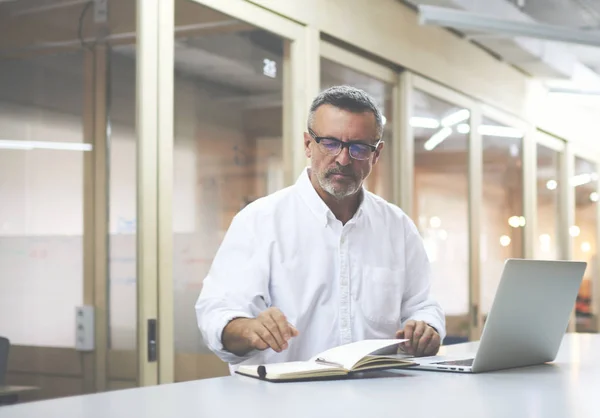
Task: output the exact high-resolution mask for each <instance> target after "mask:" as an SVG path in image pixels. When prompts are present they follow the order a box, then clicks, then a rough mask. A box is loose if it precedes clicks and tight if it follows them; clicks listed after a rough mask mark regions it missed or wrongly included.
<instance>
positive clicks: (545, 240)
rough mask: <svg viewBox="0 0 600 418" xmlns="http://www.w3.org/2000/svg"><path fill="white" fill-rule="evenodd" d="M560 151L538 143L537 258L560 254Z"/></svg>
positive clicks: (535, 248) (535, 246)
mask: <svg viewBox="0 0 600 418" xmlns="http://www.w3.org/2000/svg"><path fill="white" fill-rule="evenodd" d="M559 157H560V153H559V152H558V151H555V150H553V149H550V148H548V147H545V146H543V145H540V144H538V145H537V182H536V183H537V226H536V240H535V241H534V258H536V259H546V260H557V259H558V258H559V246H558V242H559V239H560V236H559V220H560V214H559V195H560V187H559V186H561V185H560V175H559V174H560V168H559V164H560V160H559Z"/></svg>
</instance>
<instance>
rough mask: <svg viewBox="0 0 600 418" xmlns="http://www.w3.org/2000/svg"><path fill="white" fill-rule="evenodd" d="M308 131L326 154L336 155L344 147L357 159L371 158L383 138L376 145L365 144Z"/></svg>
mask: <svg viewBox="0 0 600 418" xmlns="http://www.w3.org/2000/svg"><path fill="white" fill-rule="evenodd" d="M308 133H309V134H310V136H312V137H313V139H314V140H315V142H316V143H317V144H319V148H320V149H321V151H322V152H323V153H324V154H327V155H331V156H332V157H335V156H337V155H339V154H340V152H342V149H344V148H348V150H349V152H350V157H352V158H354V159H355V160H367V159H369V157H371V153H373V152H375V151H376V150H377V146H378V145H379V143H380V142H381V139H380V140H378V141H377V143H376V144H375V145H372V144H365V143H364V142H344V141H340V140H339V139H337V138H330V137H326V136H317V134H315V133H314V132H313V130H312V129H309V130H308Z"/></svg>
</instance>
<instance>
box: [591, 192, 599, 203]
mask: <svg viewBox="0 0 600 418" xmlns="http://www.w3.org/2000/svg"><path fill="white" fill-rule="evenodd" d="M598 198H600V196H599V195H598V192H592V193H590V200H591V201H592V202H597V201H598V200H599V199H598Z"/></svg>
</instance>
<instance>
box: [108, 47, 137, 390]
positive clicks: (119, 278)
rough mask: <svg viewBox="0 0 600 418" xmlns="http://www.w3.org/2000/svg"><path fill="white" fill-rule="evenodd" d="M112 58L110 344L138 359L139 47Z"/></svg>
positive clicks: (113, 52) (124, 49)
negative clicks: (136, 100) (137, 88)
mask: <svg viewBox="0 0 600 418" xmlns="http://www.w3.org/2000/svg"><path fill="white" fill-rule="evenodd" d="M109 53H110V57H109V58H110V60H109V62H110V72H109V73H108V74H109V75H110V79H109V83H108V85H109V87H110V94H109V96H108V97H109V99H110V102H109V103H108V109H110V112H109V117H110V119H109V124H110V129H109V130H108V131H109V132H110V136H109V139H108V142H109V147H108V150H109V154H108V160H109V161H108V168H109V170H108V173H109V176H108V184H109V186H108V199H109V200H108V210H109V212H108V223H109V237H108V239H109V242H108V244H109V265H108V267H109V270H108V274H109V279H110V280H109V283H108V301H109V312H110V315H109V335H110V338H109V341H108V347H109V349H111V350H124V351H128V352H130V353H135V350H136V347H137V273H136V258H137V257H136V255H137V251H136V228H137V225H136V223H137V222H136V207H137V205H136V195H137V193H136V179H137V176H136V174H137V173H136V155H137V154H136V152H137V151H136V134H135V120H136V114H135V109H136V106H135V96H136V92H135V86H136V82H135V79H136V61H135V46H134V45H131V44H130V45H122V46H116V47H114V48H112V49H111V50H110V52H109ZM132 367H133V368H134V369H135V368H136V367H137V362H135V364H132ZM109 377H110V376H109ZM131 377H135V376H130V378H131Z"/></svg>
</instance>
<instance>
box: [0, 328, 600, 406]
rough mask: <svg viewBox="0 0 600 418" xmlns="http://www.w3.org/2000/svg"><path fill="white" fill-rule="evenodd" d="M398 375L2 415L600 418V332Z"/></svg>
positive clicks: (151, 391) (212, 388)
mask: <svg viewBox="0 0 600 418" xmlns="http://www.w3.org/2000/svg"><path fill="white" fill-rule="evenodd" d="M469 346H470V348H471V349H472V348H473V346H474V345H473V344H471V345H469ZM447 351H453V352H456V351H457V349H456V347H448V348H447ZM391 374H392V375H393V377H385V378H372V379H362V380H341V381H326V382H310V383H266V382H261V381H259V380H255V379H250V378H245V377H242V376H233V377H224V378H218V379H207V380H201V381H195V382H186V383H178V384H171V385H162V386H155V387H149V388H140V389H129V390H124V391H118V392H109V393H103V394H96V395H86V396H77V397H72V398H65V399H57V400H51V401H43V402H34V403H29V404H23V405H15V406H7V407H2V408H0V418H24V417H28V418H29V417H44V418H50V417H56V418H74V417H85V418H118V417H119V418H120V417H122V418H131V417H148V418H158V417H161V418H162V417H175V418H188V417H189V418H207V417H219V418H230V417H236V418H237V417H239V418H251V417H257V418H269V417H274V418H282V417H310V418H313V417H321V416H327V417H344V418H351V417H360V418H371V417H373V418H381V417H395V418H397V417H407V418H420V417H428V418H431V417H434V418H440V417H441V418H445V417H460V418H475V417H476V418H487V417H494V418H496V417H497V418H514V417H527V418H567V417H568V418H582V417H589V418H598V417H600V335H598V334H596V335H585V334H582V335H567V336H566V337H565V339H564V341H563V344H562V346H561V350H560V353H559V357H558V358H557V360H556V362H555V363H554V364H552V365H541V366H534V367H527V368H522V369H512V370H505V371H500V372H492V373H483V374H477V375H467V374H453V373H443V372H426V371H416V370H413V371H410V370H401V371H397V372H393V373H391Z"/></svg>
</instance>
